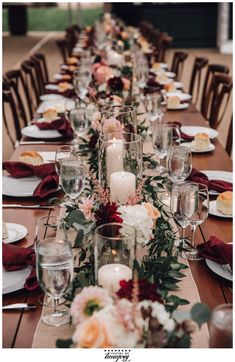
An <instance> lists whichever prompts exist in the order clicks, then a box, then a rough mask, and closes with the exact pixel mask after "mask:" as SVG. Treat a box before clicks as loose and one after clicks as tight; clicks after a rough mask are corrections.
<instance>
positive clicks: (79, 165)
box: [60, 157, 86, 205]
mask: <svg viewBox="0 0 235 362" xmlns="http://www.w3.org/2000/svg"><path fill="white" fill-rule="evenodd" d="M85 172H86V169H85V162H84V160H83V159H81V158H75V157H73V158H68V159H64V160H62V161H61V170H60V175H61V185H62V189H63V191H64V192H65V194H66V195H68V196H69V198H70V200H71V202H72V204H73V205H75V204H76V202H75V200H76V199H77V198H78V197H79V196H80V194H81V193H82V191H83V188H84V186H85Z"/></svg>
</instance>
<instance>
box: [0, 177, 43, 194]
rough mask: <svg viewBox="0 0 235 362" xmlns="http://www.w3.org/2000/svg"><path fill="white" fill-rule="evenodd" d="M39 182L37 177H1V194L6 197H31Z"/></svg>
mask: <svg viewBox="0 0 235 362" xmlns="http://www.w3.org/2000/svg"><path fill="white" fill-rule="evenodd" d="M41 181H42V180H41V179H40V178H39V177H24V178H14V177H12V176H2V193H3V195H6V196H14V197H30V196H31V197H32V196H33V193H34V190H35V189H36V187H37V186H38V185H39V183H40V182H41Z"/></svg>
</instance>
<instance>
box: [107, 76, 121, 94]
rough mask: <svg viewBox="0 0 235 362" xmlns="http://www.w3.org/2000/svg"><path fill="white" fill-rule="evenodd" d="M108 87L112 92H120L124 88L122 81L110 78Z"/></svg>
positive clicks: (118, 78) (117, 78)
mask: <svg viewBox="0 0 235 362" xmlns="http://www.w3.org/2000/svg"><path fill="white" fill-rule="evenodd" d="M108 86H109V88H110V89H111V91H112V92H121V91H122V90H123V88H124V84H123V81H122V79H121V78H120V77H113V78H110V79H109V81H108Z"/></svg>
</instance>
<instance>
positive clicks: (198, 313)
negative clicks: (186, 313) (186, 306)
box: [190, 303, 211, 328]
mask: <svg viewBox="0 0 235 362" xmlns="http://www.w3.org/2000/svg"><path fill="white" fill-rule="evenodd" d="M190 314H191V319H192V320H194V321H195V322H197V324H198V326H199V328H200V327H201V325H202V324H203V323H205V322H207V321H208V320H209V319H210V317H211V311H210V310H209V308H208V307H207V305H205V304H203V303H196V304H194V306H193V307H192V309H191V311H190Z"/></svg>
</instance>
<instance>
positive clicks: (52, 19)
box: [2, 7, 102, 31]
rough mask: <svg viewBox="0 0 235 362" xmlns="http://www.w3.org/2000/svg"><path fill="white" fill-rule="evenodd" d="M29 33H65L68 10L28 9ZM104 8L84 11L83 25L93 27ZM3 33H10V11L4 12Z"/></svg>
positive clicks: (75, 16)
mask: <svg viewBox="0 0 235 362" xmlns="http://www.w3.org/2000/svg"><path fill="white" fill-rule="evenodd" d="M27 11H28V30H29V31H53V30H54V31H63V30H65V28H66V27H67V26H68V10H66V9H59V8H57V7H38V8H28V10H27ZM101 14H102V8H96V9H82V15H81V18H82V25H83V26H86V25H93V24H94V22H95V21H96V20H97V19H99V18H100V16H101ZM72 19H73V24H76V23H77V13H76V10H73V11H72ZM2 27H3V31H8V10H7V9H3V11H2Z"/></svg>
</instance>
